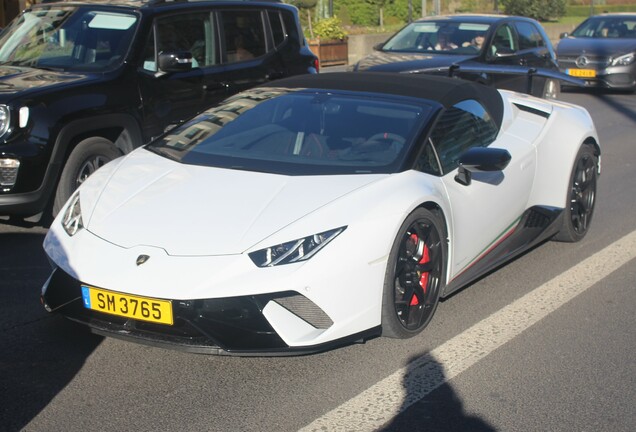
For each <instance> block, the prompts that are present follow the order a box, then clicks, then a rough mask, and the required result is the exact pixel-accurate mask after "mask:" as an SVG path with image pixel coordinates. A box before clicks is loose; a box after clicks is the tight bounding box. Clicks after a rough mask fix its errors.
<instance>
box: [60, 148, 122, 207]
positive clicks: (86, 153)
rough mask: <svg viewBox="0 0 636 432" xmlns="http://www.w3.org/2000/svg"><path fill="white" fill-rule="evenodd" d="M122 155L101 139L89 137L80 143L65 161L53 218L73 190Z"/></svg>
mask: <svg viewBox="0 0 636 432" xmlns="http://www.w3.org/2000/svg"><path fill="white" fill-rule="evenodd" d="M121 155H122V153H121V152H120V151H119V149H117V147H115V145H114V144H113V143H112V142H110V141H109V140H107V139H106V138H102V137H91V138H87V139H85V140H84V141H81V142H80V143H79V144H77V146H75V148H74V149H73V151H72V152H71V154H70V156H69V157H68V159H67V160H66V163H65V165H64V168H63V170H62V175H61V177H60V181H59V183H58V185H57V189H56V191H55V198H54V201H53V216H56V215H57V214H58V213H59V211H60V209H61V208H62V206H64V203H66V201H67V200H68V199H69V198H70V196H71V195H72V194H73V192H75V190H76V189H77V188H78V187H79V186H80V185H81V184H82V183H83V182H84V180H86V178H87V177H88V176H90V175H91V174H93V173H94V172H95V171H96V170H97V169H98V168H100V167H102V166H103V165H105V164H107V163H108V162H110V161H112V160H113V159H117V158H118V157H119V156H121Z"/></svg>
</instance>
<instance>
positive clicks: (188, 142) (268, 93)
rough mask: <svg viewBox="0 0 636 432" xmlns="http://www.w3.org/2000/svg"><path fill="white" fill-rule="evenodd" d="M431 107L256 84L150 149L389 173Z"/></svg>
mask: <svg viewBox="0 0 636 432" xmlns="http://www.w3.org/2000/svg"><path fill="white" fill-rule="evenodd" d="M431 112H432V106H429V105H426V104H422V102H421V101H415V100H413V99H410V98H402V97H386V99H385V98H384V97H382V96H378V95H373V97H370V96H365V95H364V94H354V93H338V94H334V93H328V92H325V91H318V90H290V89H280V88H259V89H253V90H249V91H247V92H244V93H241V94H239V95H237V96H234V97H232V98H230V99H228V100H226V101H225V102H223V103H222V104H221V105H219V106H217V107H215V108H212V109H210V110H208V111H206V112H205V113H203V114H202V115H200V116H198V117H197V118H195V119H194V120H193V121H191V122H189V123H186V124H185V125H183V126H181V127H179V128H176V129H174V130H173V131H171V132H170V133H169V134H167V135H166V136H164V137H163V138H162V139H160V140H158V141H156V142H154V143H153V144H150V145H149V146H148V147H147V148H148V149H150V150H152V151H155V152H157V153H159V154H161V155H164V156H166V157H169V158H171V159H174V160H177V161H180V162H182V163H186V164H193V165H203V166H214V167H221V168H230V169H243V170H250V171H259V172H270V173H278V174H286V175H310V174H313V175H321V174H356V173H389V172H395V171H396V170H397V169H398V167H399V166H401V163H402V161H403V159H404V157H405V154H406V153H407V150H408V147H409V143H411V142H412V141H413V139H414V137H415V136H416V135H417V133H418V131H419V130H420V129H421V125H422V124H425V123H426V121H427V120H428V118H429V115H430V113H431Z"/></svg>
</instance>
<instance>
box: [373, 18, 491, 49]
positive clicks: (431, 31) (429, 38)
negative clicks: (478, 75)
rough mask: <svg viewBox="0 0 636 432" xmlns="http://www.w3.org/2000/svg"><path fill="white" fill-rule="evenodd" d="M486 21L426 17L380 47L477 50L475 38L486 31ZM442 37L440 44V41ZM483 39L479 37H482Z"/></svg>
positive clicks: (487, 25)
mask: <svg viewBox="0 0 636 432" xmlns="http://www.w3.org/2000/svg"><path fill="white" fill-rule="evenodd" d="M489 28H490V25H489V24H484V23H473V22H456V21H453V22H449V21H426V22H415V23H412V24H410V25H408V26H406V27H405V28H403V29H402V30H401V31H399V32H398V33H397V34H396V35H395V36H394V37H392V38H391V39H390V40H389V41H388V42H387V43H386V44H385V45H384V46H383V47H382V50H383V51H400V52H421V51H441V52H444V53H447V54H468V53H474V52H477V51H479V50H481V46H478V44H477V43H476V41H475V39H476V38H477V37H479V36H483V35H485V34H486V32H487V31H488V29H489ZM442 38H445V40H444V41H443V42H444V46H442V44H441V42H442V41H441V40H440V39H442ZM482 42H483V40H482Z"/></svg>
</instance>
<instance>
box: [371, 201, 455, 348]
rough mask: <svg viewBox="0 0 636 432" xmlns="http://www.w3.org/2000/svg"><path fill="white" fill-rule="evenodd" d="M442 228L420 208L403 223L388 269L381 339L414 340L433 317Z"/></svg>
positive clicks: (441, 271) (442, 264)
mask: <svg viewBox="0 0 636 432" xmlns="http://www.w3.org/2000/svg"><path fill="white" fill-rule="evenodd" d="M443 226H444V225H443V223H442V222H441V221H440V220H439V218H438V216H437V215H436V214H434V213H432V212H431V211H429V210H426V209H423V208H419V209H417V210H415V211H414V212H413V213H411V214H410V215H409V217H408V218H407V219H406V220H405V221H404V223H403V225H402V228H401V229H400V232H399V234H398V236H397V238H396V239H395V242H394V244H393V248H392V250H391V254H390V256H389V262H388V265H387V273H386V277H385V283H384V296H383V302H382V334H383V335H384V336H389V337H396V338H407V337H411V336H415V335H416V334H418V333H419V332H421V331H422V330H423V329H424V328H425V327H426V326H427V325H428V323H429V322H430V320H431V318H432V317H433V314H434V313H435V309H436V308H437V304H438V302H439V296H440V293H441V290H442V287H443V283H444V277H445V269H446V261H445V260H446V236H445V232H444V229H443Z"/></svg>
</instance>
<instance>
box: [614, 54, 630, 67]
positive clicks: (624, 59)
mask: <svg viewBox="0 0 636 432" xmlns="http://www.w3.org/2000/svg"><path fill="white" fill-rule="evenodd" d="M632 63H634V53H629V54H625V55H622V56H620V57H616V58H612V59H610V64H611V65H612V66H627V65H630V64H632Z"/></svg>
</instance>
